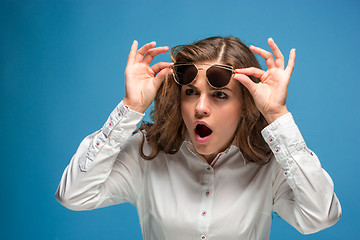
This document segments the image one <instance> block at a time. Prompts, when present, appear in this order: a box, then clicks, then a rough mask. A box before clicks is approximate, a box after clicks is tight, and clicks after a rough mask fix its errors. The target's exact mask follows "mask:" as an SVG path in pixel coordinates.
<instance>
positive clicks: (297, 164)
mask: <svg viewBox="0 0 360 240" xmlns="http://www.w3.org/2000/svg"><path fill="white" fill-rule="evenodd" d="M262 134H263V136H264V138H265V141H266V142H267V143H268V144H269V146H270V148H271V150H272V151H273V153H274V156H275V158H276V160H277V161H278V162H279V164H280V165H281V168H282V169H281V172H280V173H279V174H282V176H281V178H282V179H284V178H285V179H286V183H287V184H288V186H290V188H291V190H292V193H291V192H288V191H287V190H286V186H285V185H286V184H281V185H279V186H280V187H279V189H278V191H277V195H276V196H275V197H274V199H275V200H274V210H275V211H277V212H278V213H279V215H280V216H281V217H283V218H284V219H285V220H287V221H288V222H289V223H290V224H292V225H293V226H294V227H296V228H297V229H298V230H299V231H300V232H302V233H312V232H316V231H319V230H321V229H323V228H326V227H329V226H331V225H333V224H334V223H335V222H336V221H337V220H338V219H339V218H340V215H341V207H340V203H339V201H338V199H337V197H336V195H335V193H334V185H333V182H332V180H331V178H330V176H329V175H328V174H327V173H326V172H325V170H324V169H322V167H321V164H320V161H319V159H318V158H317V156H316V155H315V153H313V152H312V151H311V150H310V149H308V148H307V146H306V144H305V141H304V139H303V138H302V136H301V133H300V131H299V129H298V127H297V126H296V124H295V122H294V121H293V119H292V116H291V114H286V115H284V116H283V117H281V118H280V119H278V120H276V121H275V122H274V123H273V124H271V125H269V126H268V127H267V128H265V129H264V130H263V131H262ZM281 178H278V181H279V179H281Z"/></svg>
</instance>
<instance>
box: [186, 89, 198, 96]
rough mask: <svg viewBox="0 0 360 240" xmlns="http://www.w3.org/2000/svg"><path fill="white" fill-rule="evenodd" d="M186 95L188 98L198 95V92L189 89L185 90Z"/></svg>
mask: <svg viewBox="0 0 360 240" xmlns="http://www.w3.org/2000/svg"><path fill="white" fill-rule="evenodd" d="M185 94H186V95H188V96H191V95H195V94H197V92H196V90H195V89H193V88H188V89H186V90H185Z"/></svg>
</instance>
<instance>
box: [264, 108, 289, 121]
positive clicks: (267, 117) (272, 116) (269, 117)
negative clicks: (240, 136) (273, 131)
mask: <svg viewBox="0 0 360 240" xmlns="http://www.w3.org/2000/svg"><path fill="white" fill-rule="evenodd" d="M287 113H289V111H288V110H287V108H285V109H283V110H282V111H281V112H277V113H267V114H263V116H264V118H265V120H266V121H267V123H268V124H271V123H272V122H274V121H275V120H276V119H278V118H280V117H282V116H284V115H285V114H287Z"/></svg>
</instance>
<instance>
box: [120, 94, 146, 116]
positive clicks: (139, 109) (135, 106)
mask: <svg viewBox="0 0 360 240" xmlns="http://www.w3.org/2000/svg"><path fill="white" fill-rule="evenodd" d="M122 102H123V104H124V105H125V106H127V107H128V108H130V109H131V110H133V111H135V112H138V113H145V110H146V107H144V106H142V105H141V104H133V103H131V101H129V100H128V99H127V98H126V97H125V98H124V99H123V100H122Z"/></svg>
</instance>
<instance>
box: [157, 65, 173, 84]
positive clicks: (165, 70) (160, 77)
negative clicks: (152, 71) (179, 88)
mask: <svg viewBox="0 0 360 240" xmlns="http://www.w3.org/2000/svg"><path fill="white" fill-rule="evenodd" d="M169 74H171V68H163V69H162V70H161V71H160V72H159V73H158V74H157V75H156V77H155V79H154V84H155V87H156V88H157V89H159V87H160V85H161V83H162V82H163V81H164V80H165V78H166V76H167V75H169Z"/></svg>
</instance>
